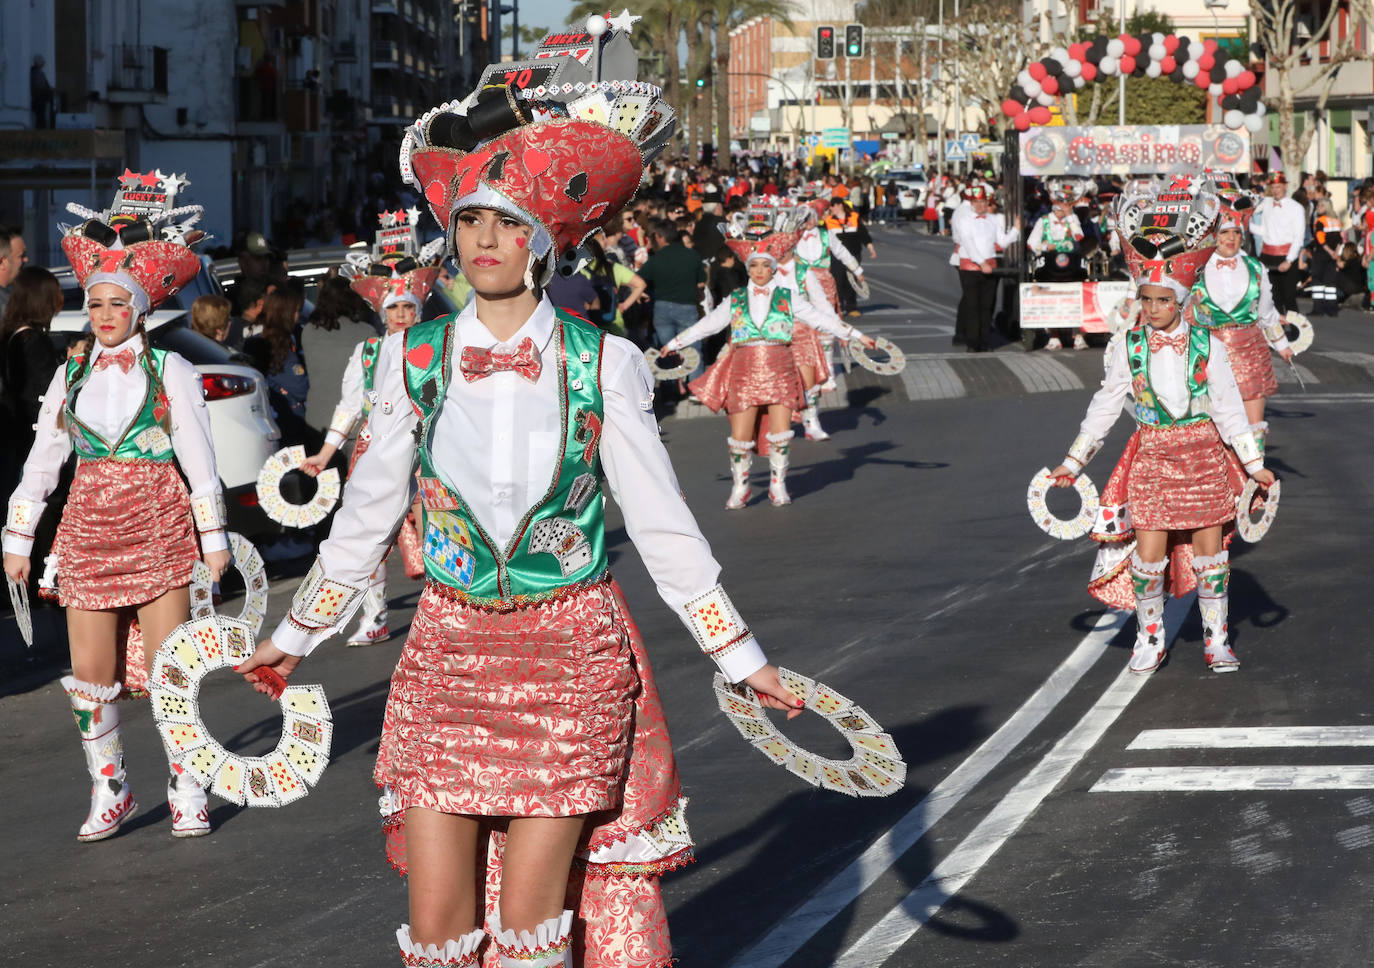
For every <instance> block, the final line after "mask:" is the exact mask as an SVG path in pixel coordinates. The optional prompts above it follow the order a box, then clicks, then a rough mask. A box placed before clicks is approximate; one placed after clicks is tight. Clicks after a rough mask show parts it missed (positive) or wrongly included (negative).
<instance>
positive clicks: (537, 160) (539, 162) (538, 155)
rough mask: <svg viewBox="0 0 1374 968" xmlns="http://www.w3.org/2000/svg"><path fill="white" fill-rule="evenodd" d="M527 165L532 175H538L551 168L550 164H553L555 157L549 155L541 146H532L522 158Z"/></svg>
mask: <svg viewBox="0 0 1374 968" xmlns="http://www.w3.org/2000/svg"><path fill="white" fill-rule="evenodd" d="M520 160H521V162H523V163H524V165H525V171H527V172H529V173H530V177H532V178H534V177H538V176H539V175H542V174H544V172H546V171H548V170H549V165H551V164H553V159H552V158H550V157H549V153H548V152H547V151H543V150H542V149H539V148H530V149H529V150H528V151H526V152H525V153H524V155H522V156H521V158H520Z"/></svg>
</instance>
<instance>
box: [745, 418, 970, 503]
mask: <svg viewBox="0 0 1374 968" xmlns="http://www.w3.org/2000/svg"><path fill="white" fill-rule="evenodd" d="M851 429H852V428H851ZM896 449H897V445H896V444H894V443H892V442H890V441H885V440H875V441H873V442H872V443H868V444H860V445H858V446H855V447H843V448H840V450H839V453H838V455H837V456H835V457H833V458H831V459H830V460H823V461H820V462H819V463H814V464H806V465H802V466H800V467H799V466H796V465H794V466H793V467H792V468H791V469H790V470H789V471H788V473H787V490H788V493H790V494H791V495H792V498H793V499H794V500H795V499H796V498H798V497H802V496H804V495H807V494H813V493H815V492H817V491H819V490H821V489H822V488H824V487H828V486H829V485H831V484H839V483H840V482H842V481H848V480H852V479H853V477H854V472H855V471H856V470H858V469H859V468H860V467H863V466H865V465H868V464H876V465H883V466H889V467H902V468H906V469H908V470H939V469H940V468H944V467H948V466H949V464H948V463H946V462H944V461H921V460H894V459H893V458H890V457H884V456H882V455H883V454H886V453H889V452H891V451H894V450H896ZM721 479H722V480H725V478H724V477H722V478H721ZM764 499H765V500H766V499H767V498H766V496H765V498H764Z"/></svg>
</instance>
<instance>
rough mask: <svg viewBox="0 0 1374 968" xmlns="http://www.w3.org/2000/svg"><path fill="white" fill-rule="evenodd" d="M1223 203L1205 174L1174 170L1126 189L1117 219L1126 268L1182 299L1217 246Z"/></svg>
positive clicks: (1135, 276) (1138, 279) (1137, 277)
mask: <svg viewBox="0 0 1374 968" xmlns="http://www.w3.org/2000/svg"><path fill="white" fill-rule="evenodd" d="M1225 207H1226V206H1225V205H1224V204H1223V202H1222V199H1221V197H1220V196H1219V194H1218V192H1217V191H1216V190H1215V189H1214V187H1213V186H1212V184H1211V182H1209V181H1208V180H1207V179H1206V178H1200V177H1197V175H1196V174H1193V173H1189V172H1183V171H1180V172H1173V173H1170V175H1169V176H1168V177H1166V178H1165V179H1163V180H1162V181H1158V182H1156V183H1154V184H1153V185H1151V186H1149V187H1148V189H1142V190H1139V191H1136V192H1134V193H1130V194H1128V193H1124V192H1123V193H1122V195H1121V196H1120V197H1119V199H1118V203H1117V209H1116V212H1115V220H1116V224H1117V230H1118V236H1119V238H1120V240H1121V253H1122V255H1123V257H1124V258H1125V260H1126V268H1127V269H1128V270H1129V271H1130V273H1131V278H1132V279H1134V280H1135V283H1136V285H1137V286H1164V287H1166V288H1168V289H1171V290H1173V292H1174V294H1175V295H1176V296H1178V299H1179V302H1182V301H1183V300H1184V299H1185V298H1186V297H1187V295H1188V291H1189V290H1190V289H1192V287H1193V283H1194V282H1196V281H1197V277H1198V273H1199V272H1201V271H1202V267H1203V266H1205V265H1206V264H1207V260H1208V259H1209V258H1210V257H1211V255H1212V252H1213V250H1214V249H1215V248H1216V244H1217V240H1216V231H1217V226H1218V225H1219V224H1220V220H1221V216H1222V212H1223V209H1224V208H1225Z"/></svg>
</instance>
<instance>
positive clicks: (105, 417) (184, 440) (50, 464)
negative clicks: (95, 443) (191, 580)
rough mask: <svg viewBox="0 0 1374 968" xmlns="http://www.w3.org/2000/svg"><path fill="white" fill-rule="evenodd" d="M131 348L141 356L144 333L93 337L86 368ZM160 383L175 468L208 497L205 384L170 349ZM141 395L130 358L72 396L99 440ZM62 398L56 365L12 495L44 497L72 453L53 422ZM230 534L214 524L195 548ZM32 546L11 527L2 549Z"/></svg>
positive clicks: (214, 487)
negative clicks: (111, 340)
mask: <svg viewBox="0 0 1374 968" xmlns="http://www.w3.org/2000/svg"><path fill="white" fill-rule="evenodd" d="M124 349H132V350H133V351H134V355H135V357H140V356H142V355H143V338H142V337H141V336H138V335H135V336H131V337H129V339H127V340H125V341H124V342H123V343H120V344H119V345H118V346H114V347H110V348H108V349H107V348H106V347H104V346H102V345H101V344H100V343H99V342H97V343H96V344H95V348H94V349H93V350H92V352H91V366H94V365H95V361H96V360H98V359H100V357H101V355H102V354H104V353H117V352H119V351H121V350H124ZM162 384H163V387H164V388H165V389H166V391H167V401H168V406H169V409H170V411H171V413H170V414H169V416H170V418H171V423H172V433H171V438H172V452H173V453H174V454H175V455H176V459H177V463H178V464H179V465H180V466H181V472H182V473H183V474H185V475H186V480H187V481H188V482H189V483H190V486H191V498H192V499H193V500H194V499H195V498H199V497H212V496H213V495H215V494H218V493H219V489H220V484H219V471H218V470H217V469H216V467H215V447H214V441H213V439H212V438H211V436H210V411H209V408H208V407H207V406H206V405H205V390H204V386H203V384H202V383H201V379H200V374H199V373H197V372H196V368H195V367H194V366H192V365H191V364H190V363H188V362H186V360H185V359H184V358H182V357H181V356H178V355H177V354H176V353H168V354H167V358H166V363H165V365H164V367H163V371H162ZM147 393H148V377H147V375H146V374H144V372H143V367H142V366H141V365H140V364H138V363H135V365H134V366H132V367H131V368H130V369H129V372H128V373H125V372H124V371H123V370H122V369H120V368H119V367H118V366H108V367H106V368H105V369H103V370H101V371H100V372H98V373H92V374H91V375H90V377H89V378H88V379H87V380H86V383H85V385H84V386H83V387H82V388H81V392H80V394H78V395H77V398H76V416H77V417H78V418H79V419H80V420H81V422H82V423H84V424H85V425H86V426H87V427H89V428H90V429H91V430H93V431H95V432H96V433H97V434H99V435H100V436H101V437H102V438H104V439H105V440H106V441H109V442H111V443H115V442H118V441H119V439H120V438H121V437H122V436H123V435H124V430H125V428H127V427H128V426H129V424H130V423H132V422H133V420H134V418H135V417H136V416H137V415H138V412H139V410H141V409H142V408H143V401H144V398H145V397H146V395H147ZM66 396H67V368H66V366H65V365H63V366H59V367H58V368H57V372H56V373H54V374H53V378H52V382H51V383H49V384H48V390H47V392H46V393H45V394H44V395H43V407H42V409H41V410H39V411H38V423H37V424H36V425H35V430H36V431H37V436H36V437H35V438H34V443H33V449H32V450H30V451H29V457H28V460H26V461H25V462H24V472H23V476H22V477H21V478H20V481H19V486H18V487H17V488H15V491H14V494H13V496H12V497H11V500H12V501H14V500H23V501H29V502H32V503H33V504H35V505H42V504H44V503H46V502H47V499H48V495H49V494H51V493H52V492H53V488H55V487H56V486H57V480H58V477H59V476H60V474H61V473H62V465H63V464H64V463H66V461H67V457H68V456H70V454H71V452H72V441H71V436H70V434H69V433H68V431H66V430H64V429H61V428H59V427H58V425H57V418H58V415H59V414H60V413H61V412H62V407H63V404H64V403H65V402H66ZM228 547H229V540H228V537H227V536H226V533H225V531H224V530H223V529H222V528H221V529H220V530H217V531H211V532H208V533H205V534H202V535H201V550H202V551H205V552H210V551H224V550H226V549H227V548H228ZM32 550H33V540H32V539H30V538H25V537H23V536H21V535H17V534H14V533H13V532H9V531H7V532H5V537H4V551H5V554H14V555H25V556H27V555H28V554H29V553H30V552H31V551H32Z"/></svg>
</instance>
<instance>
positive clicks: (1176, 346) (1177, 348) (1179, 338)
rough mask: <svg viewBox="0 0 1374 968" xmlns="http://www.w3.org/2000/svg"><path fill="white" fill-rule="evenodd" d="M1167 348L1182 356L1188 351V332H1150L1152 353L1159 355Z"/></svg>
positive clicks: (1183, 330) (1182, 330)
mask: <svg viewBox="0 0 1374 968" xmlns="http://www.w3.org/2000/svg"><path fill="white" fill-rule="evenodd" d="M1165 347H1168V348H1169V349H1171V350H1173V351H1174V352H1175V353H1177V354H1178V355H1179V356H1182V355H1183V354H1184V353H1185V352H1186V351H1187V349H1188V330H1186V329H1180V330H1179V332H1177V333H1173V334H1169V333H1161V332H1159V331H1158V330H1150V352H1151V353H1157V352H1159V351H1160V350H1162V349H1164V348H1165Z"/></svg>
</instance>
